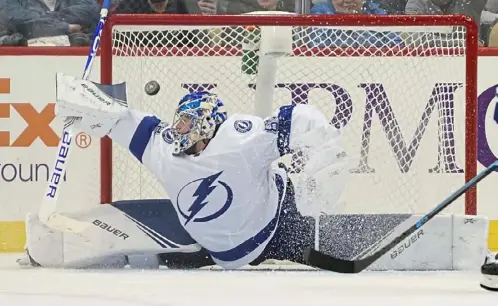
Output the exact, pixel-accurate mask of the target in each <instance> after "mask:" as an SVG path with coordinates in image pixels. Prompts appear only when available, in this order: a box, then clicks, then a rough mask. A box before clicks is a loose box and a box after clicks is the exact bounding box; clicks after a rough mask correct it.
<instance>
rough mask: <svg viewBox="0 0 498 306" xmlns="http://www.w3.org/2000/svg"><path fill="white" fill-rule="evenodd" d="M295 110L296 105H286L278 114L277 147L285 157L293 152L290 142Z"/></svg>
mask: <svg viewBox="0 0 498 306" xmlns="http://www.w3.org/2000/svg"><path fill="white" fill-rule="evenodd" d="M293 110H294V105H285V106H282V107H280V109H279V112H278V133H277V147H278V152H279V153H280V156H283V155H285V154H287V153H289V152H290V151H291V149H290V147H289V141H290V133H291V122H292V111H293Z"/></svg>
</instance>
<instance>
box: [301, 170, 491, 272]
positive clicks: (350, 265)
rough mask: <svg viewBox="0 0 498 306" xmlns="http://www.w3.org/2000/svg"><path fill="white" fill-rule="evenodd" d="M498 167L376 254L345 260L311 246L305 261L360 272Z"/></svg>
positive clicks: (311, 264)
mask: <svg viewBox="0 0 498 306" xmlns="http://www.w3.org/2000/svg"><path fill="white" fill-rule="evenodd" d="M496 169H498V161H495V162H494V163H492V164H491V165H490V166H489V167H488V168H486V169H485V170H483V171H482V172H481V173H479V174H478V175H476V176H475V177H473V178H472V179H471V180H470V181H468V182H467V183H466V184H465V185H463V186H462V187H460V188H459V189H458V190H457V191H455V192H454V193H452V194H451V195H450V196H449V197H447V198H446V199H444V201H443V202H441V203H440V204H439V205H438V206H436V207H435V208H434V209H433V210H432V211H430V212H429V213H428V214H427V215H425V216H424V217H422V218H421V219H420V220H418V221H417V223H415V224H414V225H412V226H411V227H410V228H409V229H407V230H406V231H405V232H403V233H402V234H401V235H399V236H398V237H396V238H394V239H393V241H391V242H390V243H388V244H387V245H385V246H384V247H382V248H381V249H380V250H378V251H377V252H375V253H374V254H372V255H370V256H367V257H365V258H362V259H357V260H345V259H339V258H335V257H333V256H330V255H327V254H324V253H322V252H320V251H317V250H314V249H312V248H311V247H309V248H307V249H306V250H305V251H304V261H305V262H306V263H307V264H308V265H309V266H312V267H315V268H319V269H323V270H328V271H333V272H338V273H359V272H361V271H363V270H365V269H366V268H367V267H369V266H370V265H371V264H373V263H374V262H375V261H376V260H377V259H379V258H380V257H382V255H384V254H386V253H387V252H389V250H391V249H392V248H394V247H395V246H396V245H397V244H399V243H400V242H402V241H403V240H404V239H405V238H406V237H408V236H410V235H411V234H413V233H414V232H415V231H416V230H418V229H419V228H421V227H422V226H423V225H424V224H425V223H427V222H428V221H429V220H430V219H432V218H433V217H434V216H436V215H437V214H438V213H440V212H441V211H443V210H444V209H445V208H446V207H448V206H449V205H450V204H451V203H453V202H454V201H455V200H456V199H458V198H459V197H460V196H461V195H462V194H464V193H465V192H467V190H469V189H470V188H472V187H474V186H475V185H476V184H477V183H479V182H480V181H481V180H482V179H484V178H485V177H486V176H488V175H489V174H491V173H492V172H493V171H494V170H496Z"/></svg>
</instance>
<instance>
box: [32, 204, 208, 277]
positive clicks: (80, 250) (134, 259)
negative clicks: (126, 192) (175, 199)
mask: <svg viewBox="0 0 498 306" xmlns="http://www.w3.org/2000/svg"><path fill="white" fill-rule="evenodd" d="M135 202H136V203H135ZM135 202H132V203H130V204H125V205H121V209H118V208H116V207H115V206H114V205H99V206H97V207H94V208H92V209H90V210H88V211H84V212H79V213H75V214H68V216H70V217H71V218H73V219H75V220H77V221H81V222H86V223H88V224H89V226H88V227H87V228H86V229H85V230H84V232H83V233H78V234H74V233H68V232H64V233H62V232H60V231H57V230H53V229H51V228H48V227H46V226H45V225H44V224H43V223H41V222H40V220H39V219H38V217H37V215H30V216H28V218H27V221H26V229H27V238H28V239H27V244H26V248H27V250H28V252H29V254H30V255H31V258H32V259H33V260H34V261H35V262H37V263H38V264H40V265H41V266H43V267H62V268H119V267H123V266H125V265H127V264H129V265H130V267H131V268H139V269H145V268H147V269H153V268H157V267H158V266H159V261H158V258H157V255H158V254H164V253H182V252H185V253H190V252H197V251H199V250H200V249H201V246H200V245H198V244H197V243H196V242H195V241H194V240H192V239H191V237H190V236H188V239H180V240H178V239H177V238H179V237H180V236H181V237H185V236H184V235H188V234H187V233H186V232H179V231H182V230H183V231H184V229H183V228H182V227H181V225H180V223H179V221H178V220H176V219H175V220H176V221H177V223H178V225H176V226H175V227H172V226H171V223H173V222H172V220H169V221H168V222H164V223H163V222H156V223H154V224H152V223H151V224H149V223H148V221H147V220H148V219H147V216H150V215H152V216H153V215H155V214H151V212H155V213H156V214H161V215H164V214H165V213H166V212H167V211H165V210H163V211H158V210H157V209H159V208H157V207H166V206H167V205H166V204H165V205H159V204H158V205H156V206H155V207H156V208H153V209H149V208H150V207H152V206H147V205H146V204H142V203H141V202H140V201H135ZM170 206H171V207H170V210H171V211H173V210H174V208H173V207H172V205H171V204H170ZM125 207H126V208H125ZM154 209H156V210H154ZM123 210H125V211H128V212H127V213H125V212H124V211H123ZM144 210H145V213H142V212H144ZM132 211H134V212H132ZM143 216H146V217H143ZM175 216H176V215H175ZM142 217H143V219H140V218H142ZM141 220H142V221H141ZM149 221H150V220H149ZM177 240H178V241H177Z"/></svg>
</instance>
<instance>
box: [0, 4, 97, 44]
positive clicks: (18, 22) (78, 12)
mask: <svg viewBox="0 0 498 306" xmlns="http://www.w3.org/2000/svg"><path fill="white" fill-rule="evenodd" d="M0 8H2V9H3V14H4V16H5V17H4V18H6V24H7V29H8V31H9V32H10V33H21V34H22V35H23V37H24V38H25V39H27V40H29V39H33V38H41V37H44V38H47V37H56V36H59V37H60V36H66V35H67V36H68V38H69V42H70V43H71V45H89V44H90V43H91V35H92V34H93V30H94V28H95V26H96V24H97V22H98V20H99V9H100V8H99V5H98V3H97V2H96V1H95V0H60V1H59V0H0Z"/></svg>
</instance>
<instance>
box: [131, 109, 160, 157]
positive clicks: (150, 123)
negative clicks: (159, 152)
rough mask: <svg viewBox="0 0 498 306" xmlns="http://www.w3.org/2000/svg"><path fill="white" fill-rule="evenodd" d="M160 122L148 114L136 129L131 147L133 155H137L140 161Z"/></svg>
mask: <svg viewBox="0 0 498 306" xmlns="http://www.w3.org/2000/svg"><path fill="white" fill-rule="evenodd" d="M160 122H161V121H160V120H159V119H158V118H157V117H155V116H147V117H144V118H143V119H142V121H141V122H140V124H139V125H138V127H137V129H136V130H135V133H134V134H133V137H132V139H131V141H130V145H129V148H130V152H131V153H132V154H133V156H135V157H136V158H137V159H138V160H139V161H140V162H142V156H143V155H144V151H145V148H146V147H147V144H148V143H149V140H150V137H151V136H152V133H154V130H155V128H156V127H157V126H158V125H159V123H160Z"/></svg>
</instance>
